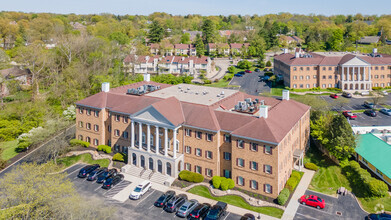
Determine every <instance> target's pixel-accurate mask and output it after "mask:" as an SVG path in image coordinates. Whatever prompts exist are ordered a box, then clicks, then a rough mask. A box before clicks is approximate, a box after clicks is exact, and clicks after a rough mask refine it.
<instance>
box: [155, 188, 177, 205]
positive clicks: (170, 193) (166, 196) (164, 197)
mask: <svg viewBox="0 0 391 220" xmlns="http://www.w3.org/2000/svg"><path fill="white" fill-rule="evenodd" d="M174 196H175V191H172V190H169V191H167V192H166V193H164V194H163V195H161V196H160V197H159V198H158V199H157V200H156V202H155V203H154V205H155V206H156V207H163V206H164V205H165V204H166V203H167V202H168V201H169V200H170V199H171V198H172V197H174Z"/></svg>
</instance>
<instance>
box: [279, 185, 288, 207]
mask: <svg viewBox="0 0 391 220" xmlns="http://www.w3.org/2000/svg"><path fill="white" fill-rule="evenodd" d="M290 194H291V193H290V191H289V189H287V188H284V189H282V190H281V192H280V195H278V197H277V202H278V204H279V205H285V203H286V201H288V198H289V196H290Z"/></svg>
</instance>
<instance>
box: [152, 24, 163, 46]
mask: <svg viewBox="0 0 391 220" xmlns="http://www.w3.org/2000/svg"><path fill="white" fill-rule="evenodd" d="M163 36H164V29H163V27H162V26H161V25H160V23H159V22H158V21H157V20H154V21H153V22H152V24H151V25H150V26H149V32H148V38H149V42H151V43H159V42H160V41H161V40H162V39H163Z"/></svg>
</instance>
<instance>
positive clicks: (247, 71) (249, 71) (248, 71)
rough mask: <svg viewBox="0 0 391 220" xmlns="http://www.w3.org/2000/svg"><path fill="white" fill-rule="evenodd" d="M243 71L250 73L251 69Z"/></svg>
mask: <svg viewBox="0 0 391 220" xmlns="http://www.w3.org/2000/svg"><path fill="white" fill-rule="evenodd" d="M244 72H246V73H252V72H253V71H251V70H246V71H244Z"/></svg>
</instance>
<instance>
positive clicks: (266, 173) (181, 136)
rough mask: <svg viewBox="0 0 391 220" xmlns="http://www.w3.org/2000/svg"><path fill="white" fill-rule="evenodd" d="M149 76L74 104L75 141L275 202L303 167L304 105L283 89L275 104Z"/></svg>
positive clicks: (141, 164)
mask: <svg viewBox="0 0 391 220" xmlns="http://www.w3.org/2000/svg"><path fill="white" fill-rule="evenodd" d="M148 78H149V77H148V75H145V79H146V80H145V81H143V82H139V83H134V84H130V85H126V86H122V87H118V88H113V89H110V88H109V85H108V84H106V83H105V84H103V85H102V92H100V93H98V94H95V95H92V96H90V97H88V98H86V99H83V100H81V101H79V102H77V103H76V105H77V117H76V123H77V131H76V137H77V138H79V139H82V140H84V141H88V142H90V143H91V145H92V146H98V145H100V144H106V145H109V146H112V147H113V150H114V151H122V152H125V153H127V154H128V164H130V165H129V166H132V167H134V168H136V167H143V168H144V169H146V170H154V171H155V172H157V173H160V174H162V175H167V176H171V177H174V178H175V177H177V175H178V173H179V171H180V170H183V169H186V170H190V171H193V172H197V173H201V174H202V175H204V176H205V177H206V178H211V177H212V176H214V175H218V176H225V177H229V178H232V179H233V180H234V181H235V182H236V185H237V186H238V187H242V188H243V189H246V190H248V191H252V192H254V193H259V194H263V195H266V196H269V197H274V198H275V197H277V195H278V193H279V192H280V191H281V190H282V189H283V187H284V185H285V183H286V181H287V179H288V178H289V175H290V174H291V172H292V169H294V168H296V169H300V168H301V167H302V166H303V163H302V158H303V156H304V152H305V149H306V147H307V146H308V144H309V143H308V142H309V127H310V125H309V124H310V123H309V110H310V107H309V106H306V105H304V104H301V103H298V102H296V101H294V100H289V91H285V92H284V98H282V99H275V98H271V97H260V96H251V95H248V94H245V93H243V92H239V91H236V90H228V89H220V88H212V87H203V86H196V85H187V84H180V85H166V84H160V83H155V82H149V80H148ZM174 149H176V150H174Z"/></svg>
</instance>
